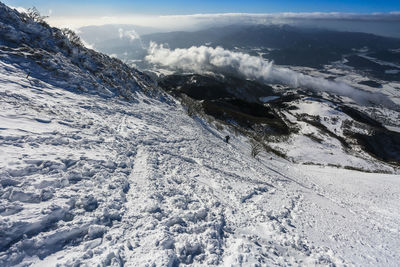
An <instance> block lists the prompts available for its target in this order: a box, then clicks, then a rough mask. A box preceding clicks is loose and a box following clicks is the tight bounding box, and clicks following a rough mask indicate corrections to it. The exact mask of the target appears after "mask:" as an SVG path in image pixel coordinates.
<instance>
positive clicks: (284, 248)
mask: <svg viewBox="0 0 400 267" xmlns="http://www.w3.org/2000/svg"><path fill="white" fill-rule="evenodd" d="M26 76H27V75H26V73H25V72H24V71H23V70H21V69H19V68H18V67H17V66H16V65H12V64H10V63H6V61H0V168H1V169H0V183H1V186H0V265H1V266H14V265H20V266H27V265H30V264H32V265H34V266H54V265H56V264H61V265H67V266H77V265H79V264H82V265H83V266H85V265H86V266H94V265H97V264H100V265H104V266H123V265H125V266H153V264H155V265H156V266H175V265H179V264H193V265H204V266H207V265H226V266H231V265H237V266H240V265H245V266H248V265H255V266H257V265H258V266H274V265H278V266H287V265H294V266H296V265H319V264H321V265H339V266H340V265H344V264H347V265H359V266H368V265H370V266H378V265H380V266H395V265H397V264H398V262H400V251H399V248H400V233H399V225H400V203H399V201H398V200H399V199H400V181H399V177H397V176H395V175H383V174H365V173H359V172H353V171H349V170H338V169H332V168H323V167H310V166H300V165H294V164H292V163H290V162H287V161H285V160H282V159H279V158H275V157H274V156H273V155H266V154H262V155H261V156H260V157H259V159H254V158H252V157H251V156H250V145H249V144H248V141H247V140H246V139H245V138H243V137H240V136H234V135H233V134H232V133H228V132H226V131H222V132H219V131H218V130H216V129H215V128H214V127H213V126H211V125H209V124H207V123H205V122H203V121H201V120H200V119H192V118H190V117H188V116H187V115H185V112H184V110H183V109H182V108H181V107H180V106H179V105H171V104H166V103H162V102H159V101H156V100H153V99H151V98H149V97H147V96H145V95H142V94H141V93H137V95H136V101H131V102H126V101H121V100H118V99H116V98H103V97H99V96H95V95H87V94H77V93H73V92H69V91H67V90H65V89H62V88H57V87H53V86H52V85H50V84H47V83H46V82H44V81H43V80H37V79H35V78H31V77H28V78H26ZM226 134H229V135H231V137H232V138H231V142H230V144H226V143H225V142H224V141H223V137H224V136H225V135H226ZM270 156H273V157H274V159H273V160H269V158H270Z"/></svg>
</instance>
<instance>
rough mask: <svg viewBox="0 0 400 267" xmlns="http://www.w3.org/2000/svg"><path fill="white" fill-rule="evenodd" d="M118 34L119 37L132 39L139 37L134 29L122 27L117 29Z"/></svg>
mask: <svg viewBox="0 0 400 267" xmlns="http://www.w3.org/2000/svg"><path fill="white" fill-rule="evenodd" d="M118 34H119V38H120V39H122V38H128V39H129V40H131V41H133V40H136V39H140V36H139V34H137V32H136V31H135V30H129V31H127V30H124V29H122V28H119V29H118Z"/></svg>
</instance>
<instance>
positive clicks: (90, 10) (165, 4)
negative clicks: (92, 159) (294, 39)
mask: <svg viewBox="0 0 400 267" xmlns="http://www.w3.org/2000/svg"><path fill="white" fill-rule="evenodd" d="M2 1H3V2H5V3H6V4H8V5H11V6H15V7H17V6H19V7H25V8H27V7H32V6H35V7H37V8H38V9H39V10H40V11H41V12H42V13H47V12H48V11H49V10H52V14H54V15H58V16H74V15H77V16H82V15H85V14H88V15H107V14H110V15H115V14H128V13H130V14H146V15H148V14H153V15H159V14H161V15H165V14H195V13H225V12H241V13H242V12H246V13H265V12H267V13H273V12H333V11H334V12H356V13H372V12H390V11H400V0H380V1H378V0H330V1H327V0H303V1H300V0H246V1H234V0H233V1H232V0H230V1H228V0H203V1H191V0H168V1H160V0H141V1H132V0H131V1H128V0H107V1H105V0H96V1H94V0H91V1H90V0H69V1H56V0H51V1H49V0H47V1H45V0H30V1H27V0H6V1H4V0H2Z"/></svg>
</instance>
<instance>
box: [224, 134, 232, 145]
mask: <svg viewBox="0 0 400 267" xmlns="http://www.w3.org/2000/svg"><path fill="white" fill-rule="evenodd" d="M229 139H231V138H230V137H229V135H227V136H225V142H226V143H228V144H229Z"/></svg>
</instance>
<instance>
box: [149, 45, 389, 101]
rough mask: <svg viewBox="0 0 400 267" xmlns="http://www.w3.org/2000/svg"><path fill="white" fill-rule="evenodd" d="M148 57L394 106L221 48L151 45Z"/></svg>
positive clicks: (179, 66) (374, 95) (187, 67)
mask: <svg viewBox="0 0 400 267" xmlns="http://www.w3.org/2000/svg"><path fill="white" fill-rule="evenodd" d="M148 53H149V54H148V56H146V60H147V61H148V62H150V63H153V64H159V65H163V66H165V67H169V68H172V69H181V70H186V71H194V72H197V73H204V72H209V71H218V72H222V73H235V74H239V75H242V76H244V77H246V78H249V79H252V80H259V81H261V82H266V83H269V82H272V83H281V84H286V85H288V86H291V87H295V88H298V87H299V88H307V89H312V90H315V91H326V92H330V93H334V94H337V95H341V96H346V97H350V98H352V99H353V100H355V101H356V102H358V103H360V104H368V103H369V102H374V103H383V104H386V105H392V104H393V102H392V101H390V100H389V99H387V97H386V96H384V95H382V94H377V93H369V92H365V91H361V90H358V89H355V88H353V87H351V86H349V85H348V84H345V83H342V82H335V81H329V80H326V79H324V78H320V77H312V76H309V75H304V74H302V73H299V72H296V71H293V70H291V69H288V68H283V67H277V66H274V65H273V63H272V62H269V61H266V60H264V59H263V58H261V57H256V56H250V55H248V54H245V53H240V52H232V51H229V50H225V49H223V48H221V47H217V48H213V47H207V46H200V47H195V46H193V47H191V48H188V49H175V50H170V49H169V48H165V47H164V46H162V45H157V44H155V43H151V44H150V48H149V50H148Z"/></svg>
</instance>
